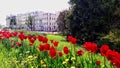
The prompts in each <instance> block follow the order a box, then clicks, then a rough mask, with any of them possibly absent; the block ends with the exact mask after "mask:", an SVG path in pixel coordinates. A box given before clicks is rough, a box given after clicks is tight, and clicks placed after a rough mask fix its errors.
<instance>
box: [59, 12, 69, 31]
mask: <svg viewBox="0 0 120 68" xmlns="http://www.w3.org/2000/svg"><path fill="white" fill-rule="evenodd" d="M68 12H69V11H68V10H64V11H62V12H60V14H59V16H58V18H57V25H58V29H59V31H61V32H62V33H65V29H66V26H65V25H66V20H65V17H66V16H67V14H68Z"/></svg>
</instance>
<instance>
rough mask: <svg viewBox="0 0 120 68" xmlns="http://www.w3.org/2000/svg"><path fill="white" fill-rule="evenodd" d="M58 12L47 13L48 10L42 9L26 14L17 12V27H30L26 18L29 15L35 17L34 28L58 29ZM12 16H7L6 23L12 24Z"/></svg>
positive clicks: (43, 29)
mask: <svg viewBox="0 0 120 68" xmlns="http://www.w3.org/2000/svg"><path fill="white" fill-rule="evenodd" d="M58 15H59V14H58V13H57V14H55V13H46V12H42V11H35V12H30V13H25V14H17V15H16V22H17V25H16V27H17V28H23V29H29V27H27V25H26V24H25V23H26V20H28V17H29V16H32V17H33V26H34V30H39V31H57V30H58V27H57V22H56V20H57V17H58ZM11 17H12V16H9V19H8V17H6V23H7V24H6V25H8V26H10V25H9V23H10V21H9V20H10V18H11Z"/></svg>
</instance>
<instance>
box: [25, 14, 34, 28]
mask: <svg viewBox="0 0 120 68" xmlns="http://www.w3.org/2000/svg"><path fill="white" fill-rule="evenodd" d="M25 24H26V25H27V27H29V28H30V29H31V30H33V16H28V19H27V20H26V23H25Z"/></svg>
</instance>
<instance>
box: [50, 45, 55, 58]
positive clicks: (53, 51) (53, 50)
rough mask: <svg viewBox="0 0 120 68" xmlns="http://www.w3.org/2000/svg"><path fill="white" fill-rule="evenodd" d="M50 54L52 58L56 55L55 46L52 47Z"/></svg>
mask: <svg viewBox="0 0 120 68" xmlns="http://www.w3.org/2000/svg"><path fill="white" fill-rule="evenodd" d="M49 54H50V57H51V58H55V57H56V50H55V48H54V47H51V48H50V51H49Z"/></svg>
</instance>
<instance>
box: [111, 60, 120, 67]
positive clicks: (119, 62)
mask: <svg viewBox="0 0 120 68" xmlns="http://www.w3.org/2000/svg"><path fill="white" fill-rule="evenodd" d="M111 63H112V65H114V66H116V67H117V68H120V60H118V59H117V58H115V59H114V60H112V61H111Z"/></svg>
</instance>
